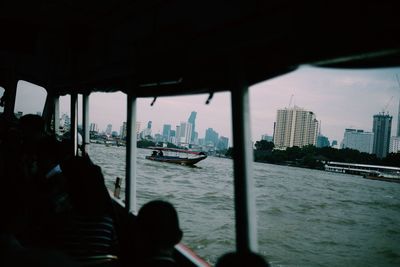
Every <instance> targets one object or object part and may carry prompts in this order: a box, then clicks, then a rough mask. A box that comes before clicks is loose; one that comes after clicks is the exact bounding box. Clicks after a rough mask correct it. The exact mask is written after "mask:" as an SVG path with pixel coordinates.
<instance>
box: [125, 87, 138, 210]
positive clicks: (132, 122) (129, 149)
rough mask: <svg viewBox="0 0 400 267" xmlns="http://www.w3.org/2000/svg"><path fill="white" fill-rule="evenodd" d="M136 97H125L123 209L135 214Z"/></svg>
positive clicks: (129, 95)
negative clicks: (125, 132) (125, 130)
mask: <svg viewBox="0 0 400 267" xmlns="http://www.w3.org/2000/svg"><path fill="white" fill-rule="evenodd" d="M136 105H137V103H136V97H135V96H133V95H131V94H128V95H127V134H126V178H125V207H126V209H127V211H128V212H133V213H136V168H137V162H136V154H137V147H136Z"/></svg>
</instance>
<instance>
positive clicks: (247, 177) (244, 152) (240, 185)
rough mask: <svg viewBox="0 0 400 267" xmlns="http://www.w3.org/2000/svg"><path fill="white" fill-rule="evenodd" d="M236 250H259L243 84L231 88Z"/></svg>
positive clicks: (246, 95)
mask: <svg viewBox="0 0 400 267" xmlns="http://www.w3.org/2000/svg"><path fill="white" fill-rule="evenodd" d="M231 99H232V127H233V157H234V176H235V177H234V194H235V219H236V222H235V223H236V249H237V251H238V252H239V253H242V252H249V251H253V252H256V251H257V249H258V248H257V246H258V245H257V221H256V212H255V198H254V189H253V172H252V164H253V148H252V144H251V134H250V114H249V113H250V112H249V90H248V87H247V86H244V85H240V86H238V87H236V88H233V90H232V91H231Z"/></svg>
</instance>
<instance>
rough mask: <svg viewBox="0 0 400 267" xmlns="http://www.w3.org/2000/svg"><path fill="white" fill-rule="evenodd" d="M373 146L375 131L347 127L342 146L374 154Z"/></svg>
mask: <svg viewBox="0 0 400 267" xmlns="http://www.w3.org/2000/svg"><path fill="white" fill-rule="evenodd" d="M373 147H374V133H371V132H364V130H357V129H346V130H345V131H344V135H343V141H342V145H341V148H351V149H356V150H358V151H360V152H365V153H369V154H372V152H373Z"/></svg>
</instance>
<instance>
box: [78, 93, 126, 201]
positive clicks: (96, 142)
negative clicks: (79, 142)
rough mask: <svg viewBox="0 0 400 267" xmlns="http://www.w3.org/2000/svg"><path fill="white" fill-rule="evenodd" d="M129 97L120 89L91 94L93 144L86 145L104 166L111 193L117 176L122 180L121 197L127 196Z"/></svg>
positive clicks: (93, 156) (107, 184)
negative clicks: (127, 119)
mask: <svg viewBox="0 0 400 267" xmlns="http://www.w3.org/2000/svg"><path fill="white" fill-rule="evenodd" d="M126 98H127V96H126V94H124V93H121V92H116V93H97V92H95V93H91V94H90V95H89V143H90V144H89V145H87V152H88V154H89V156H90V158H91V159H92V160H93V162H94V163H95V164H97V165H99V166H100V167H101V168H102V171H103V175H104V177H105V181H106V186H107V188H108V189H109V191H110V192H111V193H113V192H114V190H115V184H116V181H117V178H120V179H121V183H120V188H119V191H120V197H119V198H120V199H121V200H124V199H125V166H126V162H125V155H126V148H125V146H126V134H127V125H126ZM79 106H80V107H81V104H79ZM80 113H82V112H80Z"/></svg>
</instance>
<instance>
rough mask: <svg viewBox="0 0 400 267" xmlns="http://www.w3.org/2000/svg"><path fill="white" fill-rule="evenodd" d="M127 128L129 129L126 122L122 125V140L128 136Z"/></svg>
mask: <svg viewBox="0 0 400 267" xmlns="http://www.w3.org/2000/svg"><path fill="white" fill-rule="evenodd" d="M126 127H127V124H126V121H124V122H123V123H122V126H121V131H120V133H119V135H120V137H121V139H125V138H126V134H127V128H126Z"/></svg>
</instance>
